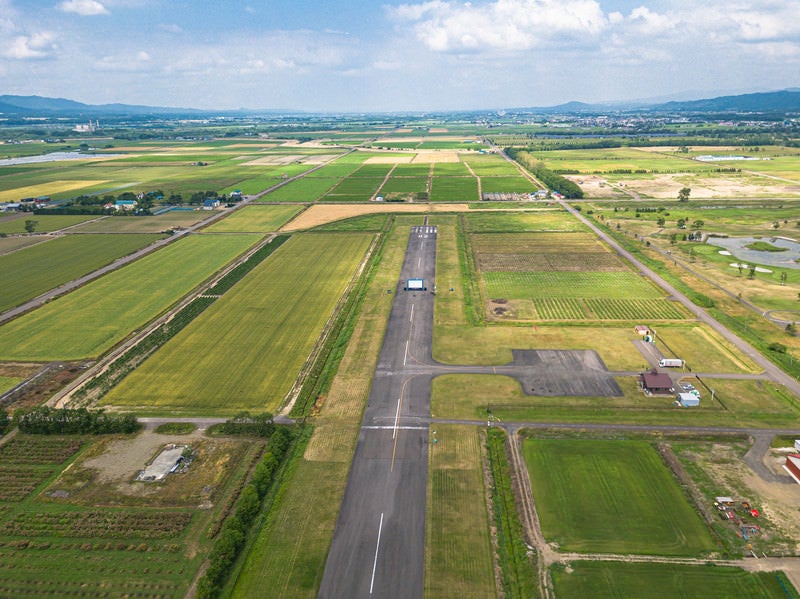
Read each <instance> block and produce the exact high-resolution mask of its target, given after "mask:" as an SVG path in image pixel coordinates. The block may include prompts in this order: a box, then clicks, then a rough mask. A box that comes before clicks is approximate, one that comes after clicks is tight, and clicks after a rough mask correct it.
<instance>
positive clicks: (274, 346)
mask: <svg viewBox="0 0 800 599" xmlns="http://www.w3.org/2000/svg"><path fill="white" fill-rule="evenodd" d="M371 239H372V236H371V235H369V234H358V233H345V234H335V233H327V234H326V233H320V234H305V235H297V236H295V237H293V238H292V239H290V240H289V241H288V242H286V243H285V244H284V245H282V246H281V247H280V249H278V250H277V251H276V252H275V253H274V254H273V255H272V256H270V258H269V259H267V260H265V261H264V262H262V263H261V264H260V265H259V266H258V267H256V268H255V269H254V270H253V271H252V272H251V273H250V274H249V275H248V276H247V277H245V278H244V279H243V280H242V281H240V282H239V283H238V284H237V285H236V286H235V287H234V288H233V289H231V291H229V292H228V293H226V294H225V295H224V296H223V297H222V298H221V299H220V300H218V301H217V302H215V303H214V304H213V305H212V306H211V307H210V308H209V309H207V310H206V311H205V312H204V313H203V314H202V316H200V317H199V318H197V319H196V320H195V321H193V322H192V324H191V325H189V326H187V327H186V328H185V329H184V330H183V331H181V333H179V334H178V335H177V336H176V337H175V338H174V339H173V340H172V341H171V342H169V343H168V344H167V345H165V346H164V347H163V348H162V349H161V350H160V351H159V352H158V353H157V354H156V355H154V356H152V357H151V358H150V359H149V360H147V361H146V362H145V363H144V364H143V365H142V366H141V367H139V368H138V369H137V370H136V372H135V373H133V374H132V375H130V376H129V377H128V378H126V379H125V380H124V381H123V382H122V383H121V384H120V385H119V386H117V387H116V388H115V389H114V390H113V391H112V392H111V393H110V394H108V395H107V396H106V397H105V398H104V403H105V404H113V405H124V406H128V407H145V408H147V409H151V410H168V411H171V412H176V411H184V412H213V413H221V414H231V413H232V412H237V411H240V410H267V411H275V410H277V408H278V407H279V406H280V404H281V403H282V402H283V400H284V397H285V396H286V394H287V393H288V392H289V390H290V388H291V387H292V384H293V383H294V381H295V379H296V378H297V375H298V374H299V372H300V369H301V368H302V366H303V363H304V362H305V361H306V358H307V357H308V355H309V353H310V352H311V350H312V348H313V347H314V344H315V343H316V341H317V338H318V337H319V335H320V333H321V332H322V330H323V327H324V326H325V322H326V321H327V320H328V318H329V316H330V315H331V311H332V310H333V308H334V306H335V305H336V302H337V301H338V300H339V297H340V296H341V294H342V292H343V291H344V289H345V287H346V285H347V283H348V282H349V281H350V279H351V277H352V276H353V273H354V270H355V268H356V266H357V265H358V264H359V262H360V261H361V259H362V258H363V256H364V252H365V251H366V249H367V246H368V244H369V242H370V240H371ZM299 273H302V274H299ZM188 356H191V359H187V357H188Z"/></svg>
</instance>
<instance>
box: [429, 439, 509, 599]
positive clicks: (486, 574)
mask: <svg viewBox="0 0 800 599" xmlns="http://www.w3.org/2000/svg"><path fill="white" fill-rule="evenodd" d="M430 448H431V450H430V454H429V463H428V506H427V510H426V517H425V528H426V531H425V596H426V597H437V598H438V597H442V598H446V597H453V598H456V599H460V598H463V597H465V596H473V597H491V596H495V595H496V594H497V590H496V588H495V577H494V568H493V560H492V546H491V539H490V536H489V518H488V512H487V506H486V494H485V492H484V483H483V467H482V459H481V440H480V434H479V431H478V429H477V428H475V427H468V426H455V425H440V426H437V427H436V428H435V429H434V430H433V431H432V432H431V444H430Z"/></svg>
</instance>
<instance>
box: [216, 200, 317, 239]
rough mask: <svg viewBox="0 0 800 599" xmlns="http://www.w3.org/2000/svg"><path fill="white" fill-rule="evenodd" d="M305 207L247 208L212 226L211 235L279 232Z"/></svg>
mask: <svg viewBox="0 0 800 599" xmlns="http://www.w3.org/2000/svg"><path fill="white" fill-rule="evenodd" d="M304 208H305V206H302V205H300V206H297V205H274V206H268V205H267V206H255V205H254V206H245V207H244V208H242V209H240V210H236V211H235V212H232V213H231V214H230V215H228V216H227V217H225V218H224V219H222V220H219V221H217V222H216V223H214V224H213V225H211V226H210V227H209V228H208V229H206V231H208V232H211V233H269V232H272V231H277V230H278V229H280V228H281V227H282V226H283V225H285V224H286V223H287V222H288V221H290V220H291V219H292V218H294V217H295V216H296V215H297V214H298V213H299V212H300V211H302V210H303V209H304Z"/></svg>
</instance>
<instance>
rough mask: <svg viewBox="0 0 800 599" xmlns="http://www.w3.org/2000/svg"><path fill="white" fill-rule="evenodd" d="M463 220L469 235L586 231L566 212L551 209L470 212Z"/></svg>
mask: <svg viewBox="0 0 800 599" xmlns="http://www.w3.org/2000/svg"><path fill="white" fill-rule="evenodd" d="M465 220H466V228H467V231H470V232H471V233H492V232H500V233H522V232H526V231H587V230H588V229H587V228H586V226H585V225H584V224H583V223H581V222H580V221H579V220H577V219H576V218H575V217H574V216H572V215H571V214H569V213H568V212H564V211H563V210H554V209H552V208H550V209H538V210H536V209H534V210H530V211H527V210H526V211H525V212H514V213H497V212H480V213H472V212H471V213H469V214H467V215H466V217H465Z"/></svg>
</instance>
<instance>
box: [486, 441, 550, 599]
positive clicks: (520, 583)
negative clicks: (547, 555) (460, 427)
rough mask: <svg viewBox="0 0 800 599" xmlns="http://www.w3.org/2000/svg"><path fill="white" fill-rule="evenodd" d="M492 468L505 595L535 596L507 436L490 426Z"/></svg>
mask: <svg viewBox="0 0 800 599" xmlns="http://www.w3.org/2000/svg"><path fill="white" fill-rule="evenodd" d="M486 448H487V452H488V455H489V464H490V467H491V471H492V490H491V496H492V509H493V511H494V522H495V526H496V527H497V552H498V554H499V558H500V568H501V570H502V578H503V590H504V591H505V594H506V597H520V598H522V597H526V598H528V597H536V596H538V588H537V585H536V579H535V575H534V569H533V565H532V564H531V560H530V558H529V557H528V554H527V551H528V549H527V547H526V545H525V540H524V535H523V531H522V523H521V522H520V520H519V515H518V513H517V507H516V503H515V500H514V491H513V489H512V487H511V468H510V466H509V464H508V456H507V455H506V435H505V432H504V431H503V430H501V429H497V428H491V429H489V432H488V436H487V444H486Z"/></svg>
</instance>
